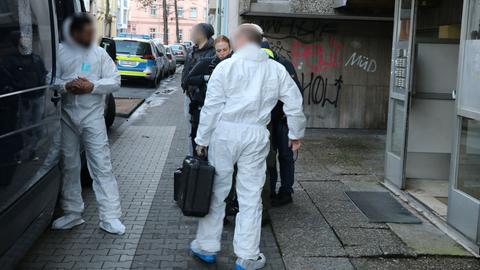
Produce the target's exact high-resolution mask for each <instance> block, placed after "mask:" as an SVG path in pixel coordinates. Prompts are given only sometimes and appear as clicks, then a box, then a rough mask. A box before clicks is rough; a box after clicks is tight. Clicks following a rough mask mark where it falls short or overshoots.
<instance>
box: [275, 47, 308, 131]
mask: <svg viewBox="0 0 480 270" xmlns="http://www.w3.org/2000/svg"><path fill="white" fill-rule="evenodd" d="M273 55H274V57H273V60H275V61H277V62H279V63H280V64H282V65H283V66H284V67H285V69H286V70H287V72H288V74H290V76H291V77H292V79H293V81H294V82H295V84H296V85H297V86H298V89H299V90H300V93H301V94H302V97H303V89H302V86H301V84H300V81H299V80H298V77H297V72H296V71H295V67H294V66H293V64H292V62H290V61H289V60H288V59H286V58H285V57H283V56H281V55H279V54H278V53H275V52H274V53H273ZM284 119H285V113H284V112H283V103H282V102H281V101H279V102H278V103H277V105H276V106H275V107H274V108H273V110H272V120H271V121H272V122H273V123H276V122H278V121H283V120H284Z"/></svg>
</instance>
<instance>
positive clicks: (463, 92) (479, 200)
mask: <svg viewBox="0 0 480 270" xmlns="http://www.w3.org/2000/svg"><path fill="white" fill-rule="evenodd" d="M463 10H464V11H463V19H462V38H461V43H460V48H461V50H460V61H459V76H458V78H459V80H458V87H457V88H458V89H457V101H456V110H455V111H456V125H455V128H454V145H453V155H452V162H451V175H450V190H449V199H448V222H449V223H450V224H451V225H453V226H454V227H456V228H457V229H458V230H459V231H461V232H462V233H463V234H464V235H465V236H467V237H468V238H470V239H471V240H472V241H474V242H476V243H477V244H480V236H479V235H480V218H479V217H480V0H465V2H464V7H463Z"/></svg>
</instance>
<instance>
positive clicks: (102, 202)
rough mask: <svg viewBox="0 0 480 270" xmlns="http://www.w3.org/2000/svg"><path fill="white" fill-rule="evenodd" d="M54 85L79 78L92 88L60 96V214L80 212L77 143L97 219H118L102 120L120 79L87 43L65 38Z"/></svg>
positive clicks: (109, 62) (100, 52) (105, 57)
mask: <svg viewBox="0 0 480 270" xmlns="http://www.w3.org/2000/svg"><path fill="white" fill-rule="evenodd" d="M57 61H58V64H57V69H58V70H57V78H56V84H59V85H63V88H64V87H65V84H66V83H68V82H69V81H71V80H74V79H76V78H78V77H79V76H81V77H85V78H86V79H88V80H89V81H91V82H92V83H93V84H94V89H93V91H92V92H91V93H90V94H84V95H74V94H71V93H68V92H66V91H65V92H64V93H63V94H62V144H61V145H62V146H61V150H62V154H63V187H62V193H61V199H60V202H61V206H62V208H63V210H64V212H65V214H81V213H82V212H83V210H84V204H83V200H82V188H81V183H80V170H81V160H80V144H82V145H83V146H84V148H85V154H86V158H87V165H88V170H89V172H90V175H91V176H92V178H93V190H94V191H95V196H96V199H97V202H98V206H99V214H100V220H108V219H118V218H120V216H121V207H120V196H119V191H118V185H117V180H116V179H115V176H114V175H113V171H112V164H111V160H110V148H109V143H108V137H107V129H106V126H105V119H104V116H103V114H104V106H105V105H104V96H105V94H108V93H111V92H114V91H117V90H118V89H119V88H120V75H119V73H118V71H117V68H116V66H115V63H114V62H113V60H112V59H111V58H110V56H109V55H108V54H107V52H106V51H105V50H104V49H102V48H100V47H99V46H96V45H95V44H92V45H91V46H90V47H89V48H84V47H81V46H79V45H77V44H75V43H74V42H73V41H72V40H71V39H70V38H67V41H66V42H65V43H62V44H60V47H59V52H58V59H57Z"/></svg>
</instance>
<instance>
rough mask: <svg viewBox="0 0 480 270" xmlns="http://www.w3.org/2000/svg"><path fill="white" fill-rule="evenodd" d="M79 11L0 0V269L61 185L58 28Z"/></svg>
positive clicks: (29, 240) (49, 0) (29, 236)
mask: <svg viewBox="0 0 480 270" xmlns="http://www.w3.org/2000/svg"><path fill="white" fill-rule="evenodd" d="M84 10H85V8H84V6H83V1H81V0H1V1H0V37H1V38H0V269H11V268H13V267H14V266H15V265H16V264H17V263H18V261H19V260H20V259H21V258H22V256H23V255H24V254H25V253H26V251H27V250H28V248H29V247H30V246H31V245H32V244H33V242H34V241H35V240H36V239H37V237H38V236H39V235H40V234H41V233H42V232H43V231H44V230H45V228H46V227H47V226H48V225H49V224H50V221H51V218H52V214H53V211H54V208H55V204H56V201H57V197H58V194H59V190H60V185H61V181H60V180H61V177H60V171H59V168H58V161H59V151H60V149H59V144H60V133H59V130H60V107H61V102H60V100H61V98H60V95H59V93H58V91H57V90H56V89H55V86H54V82H55V75H54V74H55V71H56V66H55V63H56V54H57V50H58V44H59V41H61V39H62V37H61V33H60V31H59V28H60V27H61V25H62V23H63V21H64V20H65V19H66V18H67V17H68V16H70V15H72V14H73V13H74V12H81V11H84ZM111 99H112V97H109V98H108V99H107V100H109V101H111ZM113 106H114V104H113ZM107 111H111V110H108V109H107ZM108 117H110V118H111V117H113V116H112V115H109V116H107V118H108Z"/></svg>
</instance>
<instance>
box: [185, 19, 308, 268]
mask: <svg viewBox="0 0 480 270" xmlns="http://www.w3.org/2000/svg"><path fill="white" fill-rule="evenodd" d="M260 41H261V34H260V33H259V32H257V31H256V29H255V28H254V27H252V26H247V25H242V26H240V27H239V29H238V30H237V32H236V35H235V43H236V48H237V50H236V51H235V54H234V55H233V56H232V58H230V59H227V60H225V61H223V62H221V63H220V64H219V65H218V66H217V67H216V68H215V70H214V71H213V73H212V76H211V77H210V80H209V83H208V91H207V97H206V100H205V105H204V106H203V108H202V111H201V115H200V125H199V129H198V132H197V136H196V138H195V142H196V143H197V145H198V146H197V149H196V150H197V153H198V154H199V155H203V154H204V153H205V152H206V147H207V146H208V147H209V153H210V154H209V155H208V160H209V162H210V163H211V164H212V165H213V166H214V167H215V185H214V190H213V195H212V201H211V206H210V212H209V214H208V215H207V216H206V217H204V218H202V219H200V222H199V226H198V231H197V237H196V239H195V240H194V241H193V242H192V243H191V245H190V248H191V250H192V252H193V254H194V255H195V256H197V257H198V258H200V259H201V260H203V261H205V262H208V263H213V262H215V260H216V252H218V251H219V250H220V239H221V232H222V225H223V217H224V216H225V198H226V197H227V195H228V193H229V191H230V187H231V185H232V174H233V164H237V168H238V171H237V175H236V191H237V198H238V203H239V209H240V211H239V213H238V214H237V217H236V225H235V226H236V228H235V235H234V243H233V246H234V252H235V254H236V255H237V257H238V260H237V261H236V269H260V268H262V267H263V266H264V265H265V256H263V254H261V253H260V249H259V243H260V234H261V220H262V200H261V193H262V188H263V185H264V183H265V171H266V163H265V160H266V157H267V154H268V152H269V149H270V147H269V134H268V130H267V124H268V122H269V121H270V112H271V111H272V109H273V107H274V106H275V104H277V102H278V101H279V100H281V101H282V102H283V103H284V104H285V105H284V111H285V114H286V115H287V121H288V123H289V129H290V133H289V138H290V144H291V145H292V148H294V149H296V148H298V147H300V145H301V143H300V139H301V138H302V137H303V135H304V130H305V116H304V114H303V109H302V98H301V95H300V91H298V87H297V86H296V85H295V82H294V81H293V80H292V78H291V77H290V76H289V75H288V73H287V72H286V70H285V68H283V66H282V65H281V64H279V63H277V62H275V61H273V60H271V59H269V57H268V55H267V54H266V53H265V52H264V51H263V50H262V49H260V46H259V45H260Z"/></svg>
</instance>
